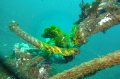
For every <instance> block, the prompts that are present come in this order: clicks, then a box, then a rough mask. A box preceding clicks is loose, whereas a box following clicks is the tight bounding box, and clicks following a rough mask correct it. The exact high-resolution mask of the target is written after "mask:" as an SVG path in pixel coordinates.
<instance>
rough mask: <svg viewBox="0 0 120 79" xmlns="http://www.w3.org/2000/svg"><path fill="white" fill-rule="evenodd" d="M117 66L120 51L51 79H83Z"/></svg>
mask: <svg viewBox="0 0 120 79" xmlns="http://www.w3.org/2000/svg"><path fill="white" fill-rule="evenodd" d="M117 64H120V50H119V51H116V52H113V53H110V54H108V55H106V56H103V57H100V58H95V59H93V60H91V61H88V62H85V63H83V64H81V65H80V66H76V67H74V68H71V69H69V70H66V71H64V72H62V73H59V74H57V75H55V76H53V77H51V78H49V79H78V78H79V79H82V78H84V77H86V76H87V75H89V74H92V73H95V72H96V71H100V70H103V69H105V68H109V67H112V66H115V65H117Z"/></svg>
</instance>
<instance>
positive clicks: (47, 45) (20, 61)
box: [6, 0, 120, 79]
mask: <svg viewBox="0 0 120 79" xmlns="http://www.w3.org/2000/svg"><path fill="white" fill-rule="evenodd" d="M99 1H100V2H99ZM104 1H106V2H107V0H98V3H97V5H96V4H95V3H96V2H97V1H96V2H93V3H92V6H91V5H89V4H86V5H85V4H84V7H87V9H86V8H83V10H84V11H83V13H82V15H84V17H82V18H83V19H82V20H80V21H79V22H78V24H75V26H74V27H73V33H72V34H71V36H70V37H69V36H68V38H67V36H66V34H64V33H63V32H62V31H61V30H60V29H58V28H57V27H56V26H51V27H50V28H46V30H45V32H44V34H43V35H42V36H43V37H44V38H50V39H51V40H52V39H54V41H52V43H51V41H49V42H42V41H39V40H38V39H36V38H34V37H32V36H31V35H29V34H27V33H26V32H24V31H23V30H22V29H21V28H20V27H19V24H18V23H17V22H16V21H12V22H11V23H10V26H9V28H10V29H11V30H12V31H13V32H15V33H16V34H17V35H18V36H20V37H21V38H23V39H24V40H26V41H28V42H29V43H31V44H32V45H34V46H36V48H37V49H39V51H42V52H43V54H44V55H45V56H43V55H40V54H38V56H36V55H33V53H31V52H30V51H28V50H27V49H24V51H22V52H23V53H21V52H20V50H21V47H19V46H18V48H19V49H20V50H18V51H16V52H17V53H16V54H15V55H16V56H15V58H12V59H10V60H8V61H6V62H7V63H9V65H11V67H15V69H14V70H15V71H16V73H19V74H20V76H21V77H22V76H24V74H27V75H25V76H24V77H25V79H39V78H43V75H44V73H45V74H46V76H47V75H48V74H47V73H48V72H47V69H46V68H44V67H41V66H40V65H41V62H42V61H44V60H45V58H44V57H46V58H48V57H50V56H52V57H51V58H53V57H54V56H55V57H57V58H59V60H60V59H65V62H66V63H67V62H69V61H71V60H72V59H73V57H74V55H76V54H78V52H79V47H80V46H81V45H83V44H85V43H86V42H87V38H88V37H89V36H90V35H92V34H94V33H97V32H100V31H106V30H107V29H108V28H110V27H112V25H115V24H119V23H120V7H119V6H116V5H111V6H106V5H105V4H106V2H105V3H104ZM109 1H112V0H109ZM110 4H111V2H109V5H110ZM101 5H105V7H101ZM93 6H94V7H93ZM100 8H101V9H100ZM110 8H112V11H110V10H109V9H110ZM100 10H102V12H101V11H100ZM88 11H90V13H89V12H88ZM86 16H87V17H86ZM80 18H81V17H80ZM58 32H59V33H60V36H59V35H58ZM58 37H59V38H58ZM68 40H70V42H72V43H71V46H69V43H68ZM66 41H67V42H66ZM23 46H24V45H23ZM16 47H17V46H16ZM25 48H29V46H26V45H25ZM46 54H47V55H46ZM11 60H14V61H11ZM54 60H55V59H54ZM117 64H120V53H119V52H117V53H113V54H109V55H107V56H105V57H101V58H97V59H94V60H92V61H90V62H87V63H84V64H82V65H80V66H77V67H75V68H72V69H70V70H68V71H65V72H63V73H60V74H58V75H56V76H53V77H51V78H50V79H77V78H83V77H85V76H87V75H89V74H90V73H94V72H96V71H99V70H101V69H104V68H107V67H110V66H113V65H117Z"/></svg>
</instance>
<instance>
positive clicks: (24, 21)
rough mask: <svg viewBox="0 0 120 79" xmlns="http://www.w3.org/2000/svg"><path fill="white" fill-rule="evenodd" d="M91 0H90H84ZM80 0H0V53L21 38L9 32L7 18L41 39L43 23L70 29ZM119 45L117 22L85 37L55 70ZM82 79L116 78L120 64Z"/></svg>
mask: <svg viewBox="0 0 120 79" xmlns="http://www.w3.org/2000/svg"><path fill="white" fill-rule="evenodd" d="M84 1H85V2H88V3H91V2H92V1H94V0H89V1H88V0H84ZM80 2H81V0H10V1H8V0H0V54H1V55H3V56H6V55H9V54H10V53H11V51H12V50H13V46H14V44H15V43H22V42H25V41H24V40H23V39H21V38H20V37H18V36H17V35H16V34H14V33H12V32H11V31H10V30H9V28H8V24H9V22H10V21H11V20H16V21H17V22H19V23H20V26H21V28H22V29H23V30H25V31H26V32H28V33H29V34H31V35H33V36H34V37H36V38H38V39H40V40H43V39H42V38H41V37H40V35H41V34H42V33H43V31H44V29H45V28H46V27H49V26H50V25H52V24H54V25H57V26H58V27H60V28H61V29H62V30H63V31H65V32H67V33H71V29H72V26H73V23H74V22H75V21H77V20H78V18H79V16H78V15H79V14H80V12H81V10H80V7H79V4H80ZM119 49H120V24H119V25H115V27H112V28H110V29H108V30H107V31H106V33H105V34H104V33H102V32H99V33H97V34H94V35H92V36H91V37H89V41H88V43H86V44H85V45H83V46H82V47H81V48H80V54H78V55H77V56H76V57H75V59H74V60H72V61H71V62H69V63H67V64H56V63H54V65H53V67H54V68H55V71H57V72H62V71H64V70H67V69H70V68H72V67H74V66H76V65H80V64H81V63H83V62H86V61H89V60H91V59H93V58H97V57H100V56H103V55H106V54H108V53H110V52H114V51H116V50H119ZM85 79H120V65H117V66H114V67H112V68H107V69H105V70H102V71H99V72H97V73H96V74H95V75H93V76H90V77H87V78H85Z"/></svg>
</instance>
